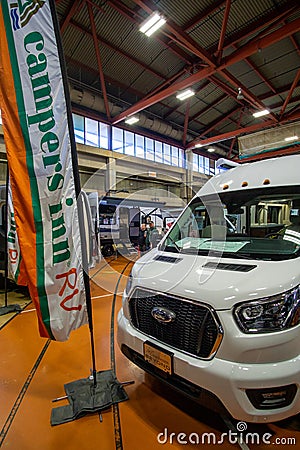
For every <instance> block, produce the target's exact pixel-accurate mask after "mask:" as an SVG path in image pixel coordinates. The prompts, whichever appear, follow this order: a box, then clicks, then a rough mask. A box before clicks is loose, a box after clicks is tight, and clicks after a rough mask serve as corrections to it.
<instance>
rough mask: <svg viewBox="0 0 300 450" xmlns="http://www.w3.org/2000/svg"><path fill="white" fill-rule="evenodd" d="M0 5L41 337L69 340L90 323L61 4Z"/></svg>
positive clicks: (21, 223) (8, 109)
mask: <svg viewBox="0 0 300 450" xmlns="http://www.w3.org/2000/svg"><path fill="white" fill-rule="evenodd" d="M0 6H1V9H0V108H1V109H2V121H3V131H4V139H5V144H6V150H7V159H8V165H9V172H10V182H11V189H12V195H13V203H14V205H13V206H14V218H15V223H16V229H17V234H18V239H19V245H20V250H21V255H22V258H23V261H24V266H25V271H26V275H27V278H28V288H29V291H30V295H31V298H32V300H33V301H34V303H35V306H36V309H37V314H38V322H39V329H40V334H41V336H43V337H49V338H51V339H54V340H59V341H64V340H66V339H68V337H69V334H70V332H71V330H74V329H76V328H78V327H80V326H81V325H83V324H85V323H87V313H86V295H85V288H84V275H83V268H82V251H81V245H80V243H81V239H80V231H79V224H78V222H79V219H78V209H77V202H76V192H75V181H74V176H76V171H75V172H74V167H75V166H76V169H77V165H76V164H75V163H77V159H76V149H75V140H74V132H73V125H72V118H71V112H70V108H69V107H67V105H69V100H68V95H67V83H66V76H65V72H64V64H63V62H62V61H63V58H62V50H61V42H60V36H59V30H58V26H57V20H56V15H55V6H54V1H52V0H45V1H43V0H31V1H30V0H27V1H21V0H18V1H16V0H13V1H10V0H5V1H3V0H0ZM77 195H78V193H77Z"/></svg>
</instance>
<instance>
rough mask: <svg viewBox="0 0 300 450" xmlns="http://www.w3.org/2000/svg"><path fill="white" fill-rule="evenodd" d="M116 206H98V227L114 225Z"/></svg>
mask: <svg viewBox="0 0 300 450" xmlns="http://www.w3.org/2000/svg"><path fill="white" fill-rule="evenodd" d="M115 213H116V206H114V205H100V206H99V225H115V223H116V215H115Z"/></svg>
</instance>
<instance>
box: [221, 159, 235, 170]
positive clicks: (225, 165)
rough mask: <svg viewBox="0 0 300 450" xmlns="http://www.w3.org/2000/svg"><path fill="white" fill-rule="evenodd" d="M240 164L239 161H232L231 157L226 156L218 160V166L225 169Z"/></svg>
mask: <svg viewBox="0 0 300 450" xmlns="http://www.w3.org/2000/svg"><path fill="white" fill-rule="evenodd" d="M239 165H240V164H239V163H237V162H235V161H231V160H230V159H225V158H220V159H218V160H217V162H216V168H217V169H224V170H229V169H232V168H233V167H237V166H239Z"/></svg>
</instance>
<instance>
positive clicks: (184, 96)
mask: <svg viewBox="0 0 300 450" xmlns="http://www.w3.org/2000/svg"><path fill="white" fill-rule="evenodd" d="M193 95H195V92H194V91H192V89H187V90H186V91H182V92H179V94H177V95H176V98H178V100H181V101H182V100H186V99H187V98H189V97H192V96H193Z"/></svg>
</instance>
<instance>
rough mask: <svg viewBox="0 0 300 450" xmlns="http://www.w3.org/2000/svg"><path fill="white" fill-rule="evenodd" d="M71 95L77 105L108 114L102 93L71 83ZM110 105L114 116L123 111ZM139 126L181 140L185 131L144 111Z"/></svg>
mask: <svg viewBox="0 0 300 450" xmlns="http://www.w3.org/2000/svg"><path fill="white" fill-rule="evenodd" d="M70 96H71V101H72V102H73V103H75V104H76V105H79V106H84V107H85V108H89V109H92V110H94V111H97V112H98V113H102V114H106V109H105V104H104V100H103V98H102V97H101V96H100V95H96V94H93V93H91V92H89V91H87V90H85V89H79V88H77V87H75V86H72V85H71V86H70ZM108 107H109V111H110V114H111V116H112V117H114V116H117V115H118V114H120V113H121V112H122V111H123V108H122V107H121V106H118V105H116V104H114V103H112V102H108ZM138 126H139V127H142V128H145V129H146V130H149V131H152V132H153V133H158V134H160V135H161V136H166V137H169V138H171V139H174V140H176V141H179V142H181V141H182V138H183V132H182V131H181V130H178V129H176V128H174V127H173V126H172V125H170V124H169V123H168V122H164V121H162V120H159V119H156V118H151V117H148V116H146V115H145V114H143V113H140V114H139V123H138ZM192 139H193V136H187V140H188V141H189V140H192Z"/></svg>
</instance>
